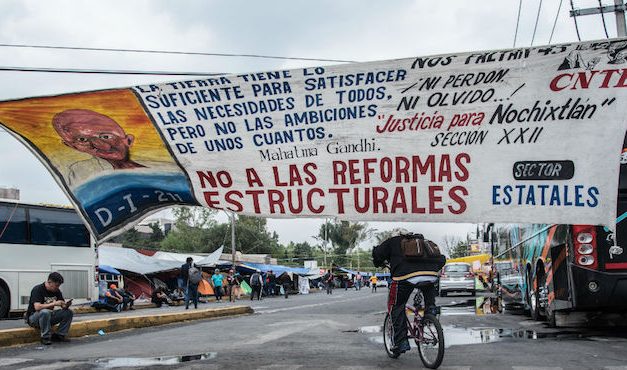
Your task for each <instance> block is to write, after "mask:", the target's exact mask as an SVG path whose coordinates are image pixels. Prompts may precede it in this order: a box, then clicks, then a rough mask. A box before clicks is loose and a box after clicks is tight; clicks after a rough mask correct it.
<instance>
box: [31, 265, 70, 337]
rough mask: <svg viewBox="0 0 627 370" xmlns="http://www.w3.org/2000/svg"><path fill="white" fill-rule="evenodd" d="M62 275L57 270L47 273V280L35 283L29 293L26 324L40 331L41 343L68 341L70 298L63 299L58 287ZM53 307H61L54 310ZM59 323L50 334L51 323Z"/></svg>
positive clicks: (61, 282) (61, 281)
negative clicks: (56, 328)
mask: <svg viewBox="0 0 627 370" xmlns="http://www.w3.org/2000/svg"><path fill="white" fill-rule="evenodd" d="M61 284H63V276H61V274H59V273H58V272H53V273H51V274H50V275H48V280H46V281H45V282H43V283H42V284H39V285H36V286H35V287H34V288H33V290H32V291H31V293H30V301H29V303H28V310H27V311H26V318H27V319H26V320H27V323H28V325H30V326H32V327H33V328H36V329H39V330H40V331H41V343H42V344H45V345H49V344H51V343H52V341H55V342H69V341H70V340H69V339H68V338H67V334H68V332H69V331H70V325H71V324H72V318H73V316H74V315H73V312H72V311H71V310H70V309H69V308H70V305H71V304H72V300H71V299H70V300H69V301H67V302H66V301H65V300H64V299H63V294H62V293H61V291H60V290H59V287H60V286H61ZM55 307H60V308H61V309H58V310H55ZM55 324H59V328H58V330H57V332H56V333H54V334H52V325H55Z"/></svg>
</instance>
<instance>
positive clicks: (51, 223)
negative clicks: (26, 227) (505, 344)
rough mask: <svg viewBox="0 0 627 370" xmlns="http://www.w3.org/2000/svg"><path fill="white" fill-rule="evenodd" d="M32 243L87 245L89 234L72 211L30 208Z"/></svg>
mask: <svg viewBox="0 0 627 370" xmlns="http://www.w3.org/2000/svg"><path fill="white" fill-rule="evenodd" d="M28 213H29V220H30V229H31V240H32V243H33V244H42V245H58V246H71V247H89V234H88V232H87V230H86V229H85V226H83V223H82V221H81V219H80V218H79V217H78V216H77V215H76V213H74V212H66V211H61V210H54V209H40V208H30V209H29V211H28Z"/></svg>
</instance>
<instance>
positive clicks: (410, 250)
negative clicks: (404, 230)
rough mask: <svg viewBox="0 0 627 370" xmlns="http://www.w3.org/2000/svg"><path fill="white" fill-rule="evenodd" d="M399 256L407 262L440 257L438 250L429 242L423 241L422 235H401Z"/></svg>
mask: <svg viewBox="0 0 627 370" xmlns="http://www.w3.org/2000/svg"><path fill="white" fill-rule="evenodd" d="M401 254H402V255H403V257H404V258H405V259H406V260H409V261H415V260H419V259H422V258H432V257H439V256H440V255H441V253H440V248H438V246H437V245H436V244H435V243H434V242H432V241H431V240H425V239H424V237H423V236H422V234H408V235H402V236H401Z"/></svg>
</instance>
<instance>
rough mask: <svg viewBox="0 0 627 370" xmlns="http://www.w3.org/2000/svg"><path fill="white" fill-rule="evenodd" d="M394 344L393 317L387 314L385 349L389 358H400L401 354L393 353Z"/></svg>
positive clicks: (384, 331)
mask: <svg viewBox="0 0 627 370" xmlns="http://www.w3.org/2000/svg"><path fill="white" fill-rule="evenodd" d="M393 343H394V328H393V326H392V317H390V314H389V313H388V314H385V321H383V346H384V347H385V352H387V354H388V357H390V358H398V356H400V353H394V352H392V346H393Z"/></svg>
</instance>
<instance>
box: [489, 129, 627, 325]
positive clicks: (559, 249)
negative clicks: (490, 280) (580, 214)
mask: <svg viewBox="0 0 627 370" xmlns="http://www.w3.org/2000/svg"><path fill="white" fill-rule="evenodd" d="M626 144H627V141H626ZM623 148H624V149H623V154H622V156H621V170H620V182H619V191H618V202H617V209H618V213H617V214H618V215H619V217H618V219H617V227H616V229H617V230H616V233H615V234H614V233H611V232H610V231H609V230H608V229H606V228H604V227H599V226H590V225H557V224H553V225H538V224H536V225H519V224H510V225H493V224H489V225H488V227H487V228H486V231H487V232H486V233H485V235H486V236H488V238H487V239H488V240H489V241H490V242H491V243H492V248H493V251H492V253H493V268H494V270H493V276H494V278H495V283H496V285H495V286H496V289H497V292H498V295H499V298H500V300H501V302H502V303H501V304H502V306H503V308H506V309H507V308H516V307H518V308H522V309H524V310H526V312H528V313H530V315H531V317H532V318H533V319H536V320H542V319H547V320H548V321H549V323H550V324H551V325H556V324H557V325H558V326H559V325H560V324H563V323H565V322H569V323H581V322H590V321H592V320H594V319H595V318H603V317H605V318H608V317H611V316H616V317H619V318H620V319H621V320H625V319H626V318H627V251H624V248H625V247H624V246H625V243H627V220H625V218H627V145H623ZM614 238H616V246H615V245H614ZM621 245H622V246H623V247H621ZM571 319H572V320H571Z"/></svg>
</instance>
